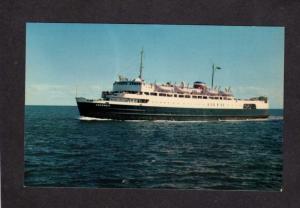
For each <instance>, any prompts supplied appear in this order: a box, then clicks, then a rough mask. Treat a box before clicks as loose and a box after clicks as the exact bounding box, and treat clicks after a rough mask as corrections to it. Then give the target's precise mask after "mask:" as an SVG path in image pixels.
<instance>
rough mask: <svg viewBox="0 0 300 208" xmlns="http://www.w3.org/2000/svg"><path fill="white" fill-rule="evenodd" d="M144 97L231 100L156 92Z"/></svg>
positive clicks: (145, 93)
mask: <svg viewBox="0 0 300 208" xmlns="http://www.w3.org/2000/svg"><path fill="white" fill-rule="evenodd" d="M144 95H152V96H162V97H179V98H194V99H214V100H232V99H231V98H227V97H213V96H196V95H192V96H191V95H182V94H167V93H156V92H150V93H149V92H144Z"/></svg>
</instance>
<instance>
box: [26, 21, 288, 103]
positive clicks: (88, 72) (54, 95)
mask: <svg viewBox="0 0 300 208" xmlns="http://www.w3.org/2000/svg"><path fill="white" fill-rule="evenodd" d="M142 47H143V48H144V52H145V58H144V73H143V74H144V79H145V80H146V81H149V82H154V81H156V82H157V83H163V82H167V81H171V82H177V83H180V82H181V81H185V82H186V83H190V84H192V83H193V82H194V81H204V82H206V83H207V84H209V85H210V84H211V66H212V64H213V63H214V64H216V65H218V66H220V67H222V70H218V71H217V72H216V75H215V81H214V83H215V85H218V86H222V87H228V86H231V89H232V91H233V93H234V94H235V96H236V97H238V98H249V97H253V96H259V95H265V96H268V97H269V99H270V107H271V108H283V72H284V28H283V27H249V26H201V25H199V26H198V25H194V26H191V25H135V24H69V23H68V24H64V23H60V24H56V23H27V25H26V94H25V104H26V105H76V103H75V99H74V98H75V95H76V88H77V95H78V96H84V97H88V98H99V97H100V96H101V91H102V90H110V89H111V88H112V83H113V81H114V80H115V79H116V78H117V75H118V74H122V75H125V76H127V77H129V78H135V77H137V76H138V69H139V53H140V50H141V48H142Z"/></svg>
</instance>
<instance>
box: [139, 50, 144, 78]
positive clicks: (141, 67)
mask: <svg viewBox="0 0 300 208" xmlns="http://www.w3.org/2000/svg"><path fill="white" fill-rule="evenodd" d="M143 55H144V48H142V51H141V63H140V75H139V78H140V79H142V73H143V68H144V66H143Z"/></svg>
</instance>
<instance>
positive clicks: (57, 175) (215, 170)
mask: <svg viewBox="0 0 300 208" xmlns="http://www.w3.org/2000/svg"><path fill="white" fill-rule="evenodd" d="M271 113H272V117H271V118H270V119H268V120H260V121H226V122H174V121H173V122H172V121H169V122H164V121H157V122H155V121H154V122H153V121H139V122H138V121H123V122H122V121H110V120H102V121H88V120H79V119H78V118H79V116H78V111H77V108H76V107H50V106H48V107H45V106H44V107H42V106H26V112H25V117H26V119H25V186H47V187H49V186H51V187H62V186H64V187H65V186H68V187H100V188H101V187H105V188H115V187H118V188H140V187H141V188H187V189H226V190H274V191H279V190H280V188H281V184H282V139H283V138H282V133H283V119H282V110H272V111H271Z"/></svg>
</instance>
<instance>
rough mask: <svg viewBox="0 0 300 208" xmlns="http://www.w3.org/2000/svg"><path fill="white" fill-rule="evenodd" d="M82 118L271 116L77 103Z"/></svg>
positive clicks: (244, 111) (260, 112)
mask: <svg viewBox="0 0 300 208" xmlns="http://www.w3.org/2000/svg"><path fill="white" fill-rule="evenodd" d="M77 106H78V110H79V113H80V116H84V117H93V118H100V119H114V120H176V121H198V120H246V119H263V118H267V117H268V116H269V114H268V109H205V108H197V109H195V108H173V107H154V106H142V105H138V106H132V105H118V104H104V105H103V104H102V105H99V104H97V103H89V102H77Z"/></svg>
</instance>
